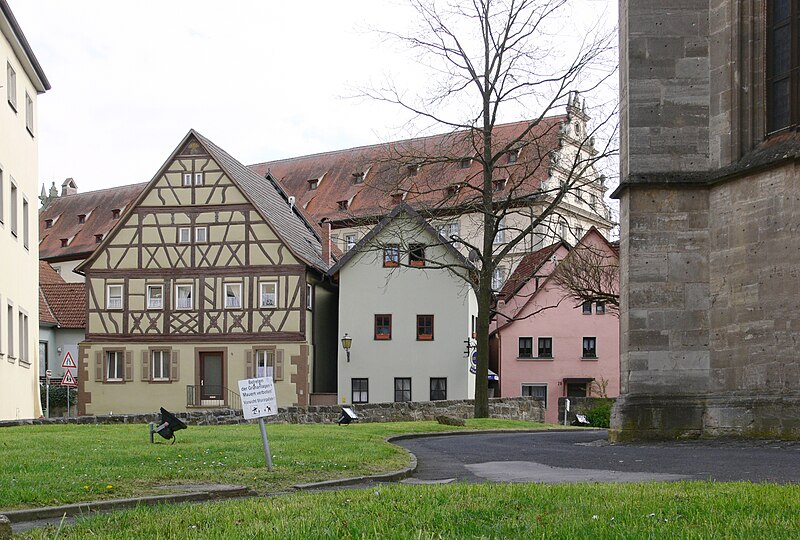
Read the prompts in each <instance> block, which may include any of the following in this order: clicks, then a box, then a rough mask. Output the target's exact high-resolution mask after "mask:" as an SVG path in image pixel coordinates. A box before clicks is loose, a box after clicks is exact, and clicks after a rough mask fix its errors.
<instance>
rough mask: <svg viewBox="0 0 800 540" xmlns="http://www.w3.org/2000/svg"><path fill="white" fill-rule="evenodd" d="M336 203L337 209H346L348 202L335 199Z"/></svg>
mask: <svg viewBox="0 0 800 540" xmlns="http://www.w3.org/2000/svg"><path fill="white" fill-rule="evenodd" d="M336 204H338V205H339V210H347V207H348V206H349V203H348V201H346V200H345V201H336Z"/></svg>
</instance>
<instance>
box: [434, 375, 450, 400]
mask: <svg viewBox="0 0 800 540" xmlns="http://www.w3.org/2000/svg"><path fill="white" fill-rule="evenodd" d="M443 399H447V377H431V401H441V400H443Z"/></svg>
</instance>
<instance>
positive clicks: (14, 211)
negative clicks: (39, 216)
mask: <svg viewBox="0 0 800 540" xmlns="http://www.w3.org/2000/svg"><path fill="white" fill-rule="evenodd" d="M10 217H11V234H13V235H14V236H17V185H16V184H15V183H14V180H13V179H12V180H11V216H10Z"/></svg>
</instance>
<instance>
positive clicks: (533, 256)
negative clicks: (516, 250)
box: [498, 242, 562, 299]
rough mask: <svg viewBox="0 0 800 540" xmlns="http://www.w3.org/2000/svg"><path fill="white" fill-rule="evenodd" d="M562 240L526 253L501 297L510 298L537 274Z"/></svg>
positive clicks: (505, 284) (506, 283)
mask: <svg viewBox="0 0 800 540" xmlns="http://www.w3.org/2000/svg"><path fill="white" fill-rule="evenodd" d="M560 245H562V242H556V243H555V244H551V245H549V246H547V247H543V248H542V249H540V250H538V251H534V252H531V253H528V254H527V255H525V256H524V257H523V258H522V260H521V261H520V262H519V264H518V265H517V267H516V269H515V270H514V272H513V273H512V274H511V276H509V278H508V279H507V280H506V282H505V283H504V284H503V288H502V289H500V293H499V294H498V297H499V298H505V299H509V298H511V297H512V296H514V295H515V294H517V292H518V291H519V290H520V289H521V288H522V286H523V285H525V283H527V282H528V280H530V279H531V278H533V277H534V276H535V275H536V272H537V271H538V270H539V268H541V267H542V265H543V264H544V263H545V262H547V260H548V259H549V258H550V257H551V256H552V255H553V254H554V253H555V252H556V250H557V249H558V247H559V246H560Z"/></svg>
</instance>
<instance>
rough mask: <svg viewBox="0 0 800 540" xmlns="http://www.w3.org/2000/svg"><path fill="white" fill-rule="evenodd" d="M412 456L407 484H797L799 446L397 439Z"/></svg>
mask: <svg viewBox="0 0 800 540" xmlns="http://www.w3.org/2000/svg"><path fill="white" fill-rule="evenodd" d="M396 444H399V445H401V446H403V447H405V448H407V449H408V450H409V451H411V452H413V453H414V455H416V456H417V460H418V468H417V472H416V473H415V474H414V475H413V477H412V478H410V479H408V480H406V482H408V483H429V482H442V481H450V480H454V481H463V482H546V483H555V482H642V481H659V480H660V481H671V480H715V481H738V480H744V481H752V482H777V483H791V482H800V442H786V441H685V442H661V443H638V444H609V443H608V442H607V433H606V431H604V430H591V431H589V430H587V431H579V432H550V433H548V432H542V433H492V434H475V435H450V436H444V437H426V438H419V439H407V440H401V441H397V442H396Z"/></svg>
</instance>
